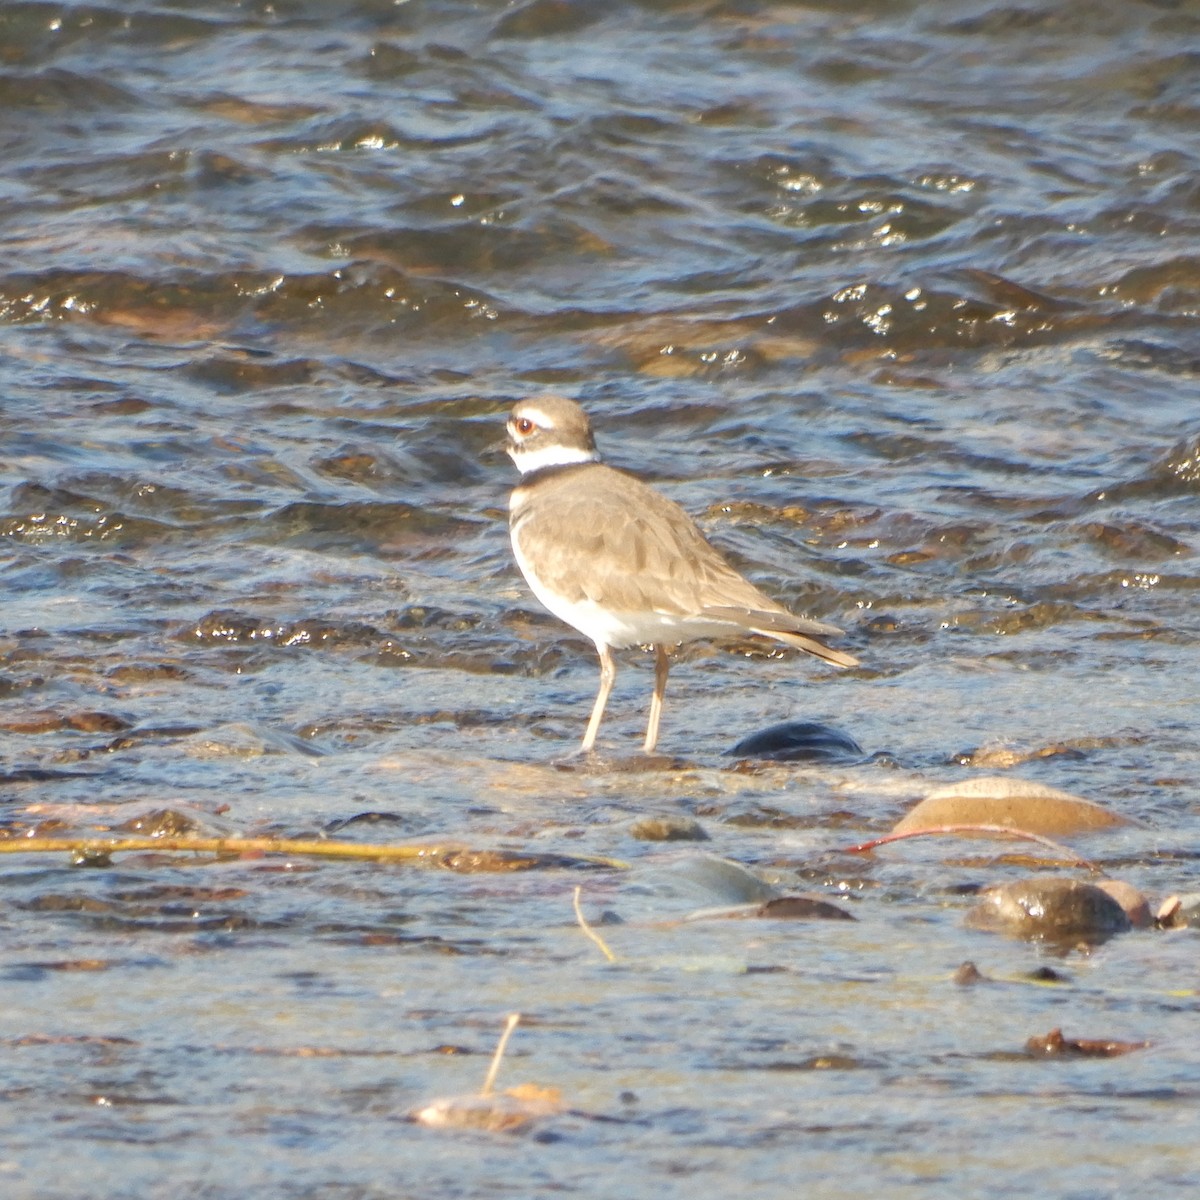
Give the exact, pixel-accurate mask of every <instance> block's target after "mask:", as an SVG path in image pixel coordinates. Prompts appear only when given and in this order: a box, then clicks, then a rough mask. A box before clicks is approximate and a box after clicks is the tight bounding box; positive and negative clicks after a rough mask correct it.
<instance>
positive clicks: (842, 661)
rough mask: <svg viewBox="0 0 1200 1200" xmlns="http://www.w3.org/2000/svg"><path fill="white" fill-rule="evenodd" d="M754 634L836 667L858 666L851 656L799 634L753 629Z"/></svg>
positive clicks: (855, 659) (856, 660) (777, 630)
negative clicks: (803, 651) (774, 639)
mask: <svg viewBox="0 0 1200 1200" xmlns="http://www.w3.org/2000/svg"><path fill="white" fill-rule="evenodd" d="M754 632H755V633H761V634H763V635H764V636H766V637H773V638H777V639H778V640H779V641H781V642H784V643H785V644H786V645H788V646H795V647H796V649H797V650H805V651H807V652H808V653H809V654H815V655H816V656H817V658H823V659H824V660H825V661H826V662H829V663H833V664H834V666H837V667H857V666H858V659H857V658H855V657H854V655H853V654H847V653H846V652H845V651H844V650H834V649H833V648H832V647H830V646H826V645H824V644H822V643H821V642H818V641H815V640H814V639H813V638H808V637H804V636H803V635H802V634H799V633H785V632H784V631H783V630H781V629H755V630H754Z"/></svg>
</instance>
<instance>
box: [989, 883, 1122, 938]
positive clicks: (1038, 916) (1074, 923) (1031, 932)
mask: <svg viewBox="0 0 1200 1200" xmlns="http://www.w3.org/2000/svg"><path fill="white" fill-rule="evenodd" d="M966 923H967V925H969V926H970V927H971V928H972V929H987V930H991V931H993V932H996V933H1007V934H1010V935H1011V936H1013V937H1022V938H1029V939H1034V940H1038V941H1051V942H1066V941H1085V942H1096V941H1103V940H1104V939H1105V938H1108V937H1111V936H1112V935H1113V934H1114V933H1125V932H1127V931H1128V930H1129V929H1130V928H1131V923H1130V920H1129V916H1128V915H1127V914H1126V912H1125V910H1124V909H1123V908H1122V907H1121V905H1120V904H1119V903H1117V901H1116V900H1114V899H1113V898H1112V896H1110V895H1109V894H1108V892H1106V891H1105V890H1104V889H1103V888H1100V887H1097V886H1096V885H1095V884H1092V883H1082V882H1080V881H1079V880H1078V879H1062V878H1059V877H1058V876H1052V875H1051V876H1033V877H1032V878H1029V879H1017V880H1014V881H1013V882H1011V883H1004V884H1000V885H998V886H996V887H991V888H988V889H986V890H985V891H984V892H983V893H982V894H981V896H980V899H979V903H978V904H976V905H975V907H974V908H973V909H971V911H970V912H969V913H967V917H966Z"/></svg>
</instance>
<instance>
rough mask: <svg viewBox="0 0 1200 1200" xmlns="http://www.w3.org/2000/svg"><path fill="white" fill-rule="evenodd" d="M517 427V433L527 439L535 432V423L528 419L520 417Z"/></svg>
mask: <svg viewBox="0 0 1200 1200" xmlns="http://www.w3.org/2000/svg"><path fill="white" fill-rule="evenodd" d="M516 425H517V432H518V433H519V434H522V435H524V436H526V437H527V436H528V435H529V434H531V433H532V432H533V428H534V426H533V422H532V421H531V420H530V419H529V418H528V417H518V418H517V421H516Z"/></svg>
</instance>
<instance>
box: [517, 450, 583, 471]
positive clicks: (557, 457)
mask: <svg viewBox="0 0 1200 1200" xmlns="http://www.w3.org/2000/svg"><path fill="white" fill-rule="evenodd" d="M508 453H509V456H510V457H511V458H512V460H513V462H514V463H516V464H517V470H518V471H520V472H521V474H522V475H528V474H529V473H530V472H532V471H540V470H541V469H542V468H543V467H565V466H569V465H570V464H571V463H585V462H596V461H597V460H598V459H599V457H600V456H599V455H598V454H597V453H596V452H595V450H585V449H584V448H583V447H582V446H542V447H541V448H540V449H537V450H526V449H522V448H520V447H518V448H517V449H515V450H514V449H509V452H508Z"/></svg>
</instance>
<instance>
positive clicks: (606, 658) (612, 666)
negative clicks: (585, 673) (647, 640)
mask: <svg viewBox="0 0 1200 1200" xmlns="http://www.w3.org/2000/svg"><path fill="white" fill-rule="evenodd" d="M596 651H597V653H598V654H599V655H600V690H599V691H598V692H597V693H596V703H595V704H593V705H592V718H591V720H590V721H588V727H587V732H586V733H585V734H584V735H583V745H582V746H580V747H579V749H580V751H581V752H582V753H584V754H587V753H588V751H589V750H591V748H592V747H593V746H594V745H595V744H596V734H597V733H599V732H600V718H601V717H602V716H604V706H605V705H606V704H607V703H608V696H609V693H610V692H611V691H612V690H613V683H614V682H615V680H616V678H617V664H616V662H615V661H614V660H613V656H612V653H611V651H610V650H609V648H608V647H607V646H601V645H600V644H599V643H597V645H596Z"/></svg>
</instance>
